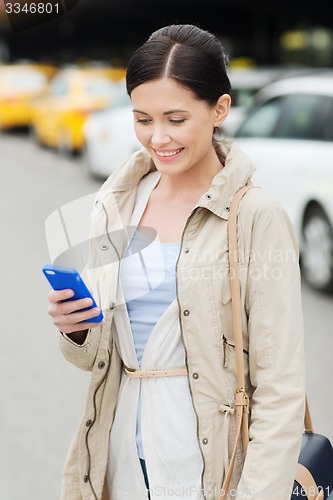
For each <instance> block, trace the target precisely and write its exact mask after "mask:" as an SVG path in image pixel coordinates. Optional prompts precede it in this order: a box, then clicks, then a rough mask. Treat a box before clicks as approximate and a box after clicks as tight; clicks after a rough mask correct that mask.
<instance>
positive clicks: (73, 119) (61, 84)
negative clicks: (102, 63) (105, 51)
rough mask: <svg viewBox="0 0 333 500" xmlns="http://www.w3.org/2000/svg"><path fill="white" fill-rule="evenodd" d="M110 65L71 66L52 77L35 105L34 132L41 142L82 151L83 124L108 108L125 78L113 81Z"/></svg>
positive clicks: (61, 149) (69, 150) (122, 85)
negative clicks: (44, 93) (46, 89)
mask: <svg viewBox="0 0 333 500" xmlns="http://www.w3.org/2000/svg"><path fill="white" fill-rule="evenodd" d="M108 71H109V70H108V69H107V68H99V67H84V68H80V67H68V68H64V69H61V70H59V72H58V73H57V74H56V76H55V77H54V78H53V79H52V80H51V82H50V84H49V87H48V91H47V93H46V95H44V96H42V97H39V98H37V99H35V101H34V102H33V106H32V132H33V135H34V137H35V139H36V140H37V141H38V142H39V143H40V144H42V145H45V146H49V147H52V148H57V149H58V150H60V151H64V152H66V153H69V152H70V153H75V152H79V151H81V150H82V148H83V146H84V144H85V137H84V134H83V126H84V124H85V122H86V120H87V117H88V116H89V115H90V114H91V113H92V112H94V111H98V110H102V109H104V108H106V107H109V106H110V105H111V104H112V102H113V101H114V100H115V99H116V98H117V96H118V95H119V93H120V92H122V91H124V90H123V89H124V84H123V82H122V81H118V82H116V81H114V78H113V77H111V76H110V73H108ZM111 74H112V73H111Z"/></svg>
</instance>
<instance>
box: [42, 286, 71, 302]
mask: <svg viewBox="0 0 333 500" xmlns="http://www.w3.org/2000/svg"><path fill="white" fill-rule="evenodd" d="M73 296H74V292H73V290H70V289H69V288H66V289H64V290H51V291H50V293H49V295H48V299H49V301H50V302H53V303H56V302H60V301H61V300H66V299H69V298H71V297H73Z"/></svg>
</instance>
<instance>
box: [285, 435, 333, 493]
mask: <svg viewBox="0 0 333 500" xmlns="http://www.w3.org/2000/svg"><path fill="white" fill-rule="evenodd" d="M330 495H331V496H330ZM328 497H330V498H333V448H332V445H331V443H330V441H329V440H328V439H327V437H325V436H322V435H320V434H316V433H314V432H313V431H312V430H308V431H306V432H305V433H304V434H303V438H302V447H301V452H300V455H299V459H298V466H297V472H296V478H295V481H294V487H293V492H292V495H291V500H300V499H301V498H304V499H306V498H307V499H308V500H327V499H328Z"/></svg>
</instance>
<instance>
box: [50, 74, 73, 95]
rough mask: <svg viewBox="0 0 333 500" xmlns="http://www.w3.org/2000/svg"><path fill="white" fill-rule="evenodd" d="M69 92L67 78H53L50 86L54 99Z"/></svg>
mask: <svg viewBox="0 0 333 500" xmlns="http://www.w3.org/2000/svg"><path fill="white" fill-rule="evenodd" d="M68 92H69V82H68V80H67V78H63V77H60V78H55V79H54V80H53V82H52V84H51V94H52V95H54V96H56V97H61V96H65V95H67V94H68Z"/></svg>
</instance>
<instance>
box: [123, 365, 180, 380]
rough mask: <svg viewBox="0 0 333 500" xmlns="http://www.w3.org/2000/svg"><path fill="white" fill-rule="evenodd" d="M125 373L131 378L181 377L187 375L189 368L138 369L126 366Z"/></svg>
mask: <svg viewBox="0 0 333 500" xmlns="http://www.w3.org/2000/svg"><path fill="white" fill-rule="evenodd" d="M124 370H125V373H126V375H127V376H128V377H130V378H158V377H180V376H184V375H187V369H186V368H185V367H184V368H171V369H170V370H136V369H135V368H128V367H127V366H125V368H124Z"/></svg>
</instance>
